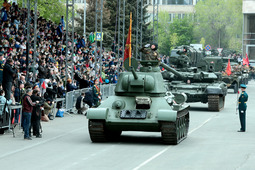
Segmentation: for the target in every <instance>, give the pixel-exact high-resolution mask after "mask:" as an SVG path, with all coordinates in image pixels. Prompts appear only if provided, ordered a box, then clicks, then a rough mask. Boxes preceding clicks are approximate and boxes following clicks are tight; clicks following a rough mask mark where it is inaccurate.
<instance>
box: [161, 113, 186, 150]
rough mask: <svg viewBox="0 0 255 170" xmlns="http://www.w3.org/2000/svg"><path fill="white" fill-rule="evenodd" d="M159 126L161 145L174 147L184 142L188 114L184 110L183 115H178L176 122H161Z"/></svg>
mask: <svg viewBox="0 0 255 170" xmlns="http://www.w3.org/2000/svg"><path fill="white" fill-rule="evenodd" d="M181 112H182V111H181ZM185 112H186V113H185ZM160 126H161V136H162V141H163V143H164V144H168V145H176V144H178V143H180V142H181V141H182V140H184V139H185V138H186V137H187V135H188V129H189V112H187V110H186V109H185V111H184V113H182V114H181V115H178V117H177V119H176V122H167V121H162V122H160Z"/></svg>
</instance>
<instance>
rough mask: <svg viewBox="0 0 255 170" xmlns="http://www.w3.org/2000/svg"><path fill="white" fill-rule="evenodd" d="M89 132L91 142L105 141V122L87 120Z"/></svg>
mask: <svg viewBox="0 0 255 170" xmlns="http://www.w3.org/2000/svg"><path fill="white" fill-rule="evenodd" d="M89 134H90V139H91V141H92V142H106V133H105V122H104V121H103V120H89Z"/></svg>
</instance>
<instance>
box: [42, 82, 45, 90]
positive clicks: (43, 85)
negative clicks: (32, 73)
mask: <svg viewBox="0 0 255 170" xmlns="http://www.w3.org/2000/svg"><path fill="white" fill-rule="evenodd" d="M42 88H43V89H46V85H45V81H43V83H42Z"/></svg>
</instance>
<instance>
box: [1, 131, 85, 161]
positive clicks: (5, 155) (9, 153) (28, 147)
mask: <svg viewBox="0 0 255 170" xmlns="http://www.w3.org/2000/svg"><path fill="white" fill-rule="evenodd" d="M81 129H84V127H82V128H79V129H75V130H72V131H69V132H67V133H64V134H62V135H58V136H56V137H53V138H50V139H47V140H44V141H42V142H38V143H35V144H33V145H30V146H27V147H24V148H20V149H17V150H15V151H12V152H8V153H6V154H4V155H2V156H0V159H2V158H5V157H7V156H10V155H12V154H16V153H18V152H22V151H24V150H27V149H30V148H33V147H35V146H38V145H41V144H44V143H47V142H50V141H53V140H55V139H58V138H61V137H63V136H66V135H68V134H70V133H73V132H75V131H79V130H81Z"/></svg>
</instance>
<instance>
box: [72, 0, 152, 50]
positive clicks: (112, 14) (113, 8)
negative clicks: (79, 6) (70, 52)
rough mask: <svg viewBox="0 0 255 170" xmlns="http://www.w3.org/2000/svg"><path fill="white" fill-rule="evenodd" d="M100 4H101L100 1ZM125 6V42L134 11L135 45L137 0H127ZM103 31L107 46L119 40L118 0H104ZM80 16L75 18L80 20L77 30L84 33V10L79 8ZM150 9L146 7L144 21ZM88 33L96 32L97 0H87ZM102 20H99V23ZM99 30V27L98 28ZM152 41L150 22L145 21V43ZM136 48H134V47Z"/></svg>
mask: <svg viewBox="0 0 255 170" xmlns="http://www.w3.org/2000/svg"><path fill="white" fill-rule="evenodd" d="M98 4H100V3H99V2H98ZM125 6H126V8H125V42H126V37H127V34H128V29H129V22H130V12H132V21H133V24H132V44H133V46H134V45H135V40H136V0H129V1H126V5H125ZM103 11H104V12H103V32H104V41H103V44H104V46H105V47H109V46H110V45H111V44H112V43H113V42H114V40H116V42H118V17H117V20H116V15H118V7H117V0H104V9H103ZM77 13H78V14H79V16H80V17H79V18H78V17H77V18H75V20H76V21H77V22H78V27H76V28H75V30H76V31H77V32H78V33H80V34H83V16H84V14H83V10H78V11H77ZM147 13H148V11H147V9H146V7H145V8H144V15H143V16H144V21H145V20H146V19H147V18H148V15H147ZM86 15H87V16H86V33H87V35H88V34H89V33H90V32H95V0H87V13H86ZM99 22H100V21H99V20H98V23H99ZM98 30H99V28H98ZM149 41H150V31H149V30H148V24H147V23H145V22H144V23H143V43H144V44H146V43H148V42H149ZM132 49H134V48H132Z"/></svg>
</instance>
